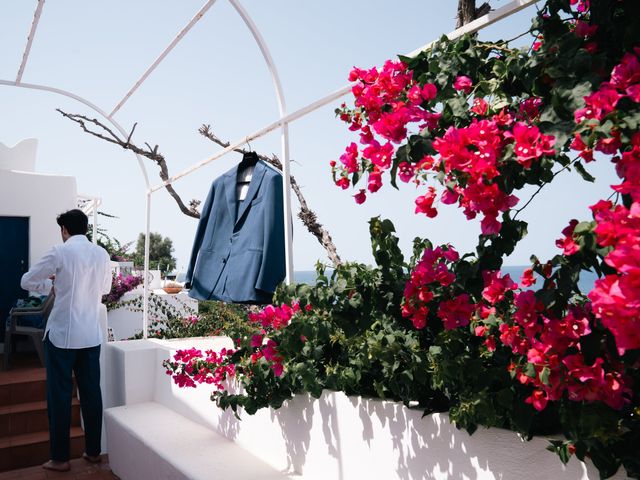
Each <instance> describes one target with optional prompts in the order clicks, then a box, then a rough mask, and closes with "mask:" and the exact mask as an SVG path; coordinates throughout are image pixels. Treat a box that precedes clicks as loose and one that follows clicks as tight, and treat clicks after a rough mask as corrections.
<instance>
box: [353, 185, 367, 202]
mask: <svg viewBox="0 0 640 480" xmlns="http://www.w3.org/2000/svg"><path fill="white" fill-rule="evenodd" d="M353 198H354V200H355V201H356V203H357V204H358V205H361V204H363V203H364V202H365V201H366V200H367V194H366V192H365V190H364V188H361V189H360V191H359V192H358V193H356V194H355V195H354V196H353Z"/></svg>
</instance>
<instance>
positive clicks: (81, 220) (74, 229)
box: [56, 208, 89, 235]
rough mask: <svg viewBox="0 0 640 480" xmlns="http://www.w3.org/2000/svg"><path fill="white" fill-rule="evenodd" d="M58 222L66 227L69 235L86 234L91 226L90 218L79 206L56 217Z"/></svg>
mask: <svg viewBox="0 0 640 480" xmlns="http://www.w3.org/2000/svg"><path fill="white" fill-rule="evenodd" d="M56 222H58V225H60V226H61V227H65V228H66V229H67V232H69V235H86V234H87V229H88V227H89V218H87V216H86V215H85V214H84V212H83V211H82V210H78V209H77V208H74V209H73V210H69V211H68V212H64V213H61V214H60V215H58V218H56Z"/></svg>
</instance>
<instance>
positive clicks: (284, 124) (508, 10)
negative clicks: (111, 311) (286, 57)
mask: <svg viewBox="0 0 640 480" xmlns="http://www.w3.org/2000/svg"><path fill="white" fill-rule="evenodd" d="M37 1H38V3H37V7H36V11H35V13H34V19H33V22H32V26H31V31H30V33H29V37H28V40H27V45H26V47H25V51H24V54H23V58H22V62H21V65H20V68H19V71H18V75H17V77H16V80H15V81H9V80H0V85H5V86H14V87H22V88H30V89H36V90H43V91H48V92H51V93H56V94H59V95H64V96H66V97H69V98H72V99H74V100H77V101H78V102H80V103H83V104H84V105H86V106H88V107H89V108H91V109H92V110H94V111H96V112H97V113H99V114H100V115H101V116H103V117H104V118H105V119H106V120H107V121H109V122H110V123H111V124H112V125H113V126H114V127H115V128H116V129H117V130H118V131H119V132H120V134H122V135H123V136H124V135H126V132H125V130H124V129H123V128H122V127H121V126H120V125H119V124H118V123H117V122H116V121H115V120H113V118H112V117H113V115H114V114H115V113H116V112H117V111H118V110H119V109H120V108H121V107H122V106H123V105H124V104H125V103H126V102H127V101H128V99H129V98H130V97H131V96H132V95H133V93H134V92H135V91H136V90H137V89H138V87H140V85H141V84H142V83H143V82H144V81H145V80H146V79H147V78H148V76H149V75H150V74H151V73H152V72H153V70H155V68H156V67H157V66H158V65H159V64H160V62H162V60H164V58H165V57H166V56H167V55H168V54H169V53H170V51H171V50H172V49H173V48H174V47H175V46H176V45H177V43H178V42H179V41H181V40H182V38H184V36H185V35H186V34H187V33H188V31H189V30H190V29H191V28H192V27H193V26H194V25H195V24H196V23H197V22H198V21H199V20H200V19H201V18H202V17H203V16H204V14H205V13H206V12H207V11H208V10H209V8H210V7H211V6H212V5H213V4H214V3H215V2H216V0H208V1H207V2H206V3H205V4H204V5H203V7H201V9H200V10H199V11H198V12H197V13H196V15H195V16H194V17H193V18H192V19H191V21H190V22H189V23H188V24H187V25H186V26H185V27H184V28H183V29H182V30H181V31H180V32H179V33H178V35H177V36H176V37H175V38H174V40H173V41H172V42H171V43H170V44H169V46H168V47H167V48H165V50H164V51H163V52H162V53H161V54H160V56H159V57H158V58H157V59H156V60H155V61H154V62H153V63H152V64H151V66H150V67H149V68H148V69H147V70H146V71H145V72H144V74H143V75H142V77H141V78H140V79H139V80H138V81H137V82H136V83H135V84H134V86H133V87H132V88H131V89H130V90H129V91H128V92H127V94H126V95H125V96H124V97H123V99H122V100H121V101H120V102H119V103H118V104H117V105H116V106H115V107H114V108H113V110H112V112H111V113H110V114H106V113H105V112H104V111H103V110H102V109H100V108H99V107H97V106H96V105H95V104H93V103H91V102H90V101H88V100H86V99H84V98H82V97H80V96H78V95H75V94H73V93H71V92H67V91H65V90H62V89H58V88H54V87H50V86H46V85H34V84H24V83H22V82H21V80H22V75H23V73H24V69H25V66H26V63H27V60H28V57H29V52H30V50H31V45H32V43H33V39H34V36H35V33H36V29H37V25H38V22H39V20H40V15H41V13H42V9H43V6H44V2H45V0H37ZM538 1H539V0H512V1H511V2H510V3H509V4H507V5H505V6H503V7H501V8H499V9H497V10H495V11H492V12H489V13H488V14H487V15H485V16H483V17H481V18H479V19H477V20H475V21H473V22H471V23H469V24H467V25H465V26H463V27H461V28H459V29H457V30H454V31H453V32H451V33H449V34H448V35H447V36H448V37H449V38H450V39H453V38H457V37H459V36H461V35H463V34H465V33H473V32H477V31H479V30H481V29H482V28H485V27H487V26H488V25H491V24H493V23H495V22H497V21H499V20H501V19H503V18H506V17H508V16H510V15H512V14H513V13H516V12H517V11H520V10H522V9H523V8H525V7H527V6H529V5H531V4H534V3H536V2H538ZM229 2H230V3H231V4H232V6H233V7H234V9H235V10H236V11H237V12H238V14H239V15H240V16H241V17H242V19H243V21H244V22H245V24H246V25H247V27H248V28H249V30H250V31H251V33H252V35H253V37H254V39H255V41H256V43H257V44H258V47H259V48H260V51H261V52H262V55H263V57H264V59H265V62H266V64H267V67H268V68H269V71H270V73H271V77H272V80H273V83H274V88H275V92H276V97H277V100H278V107H279V113H280V118H279V119H278V120H277V121H276V122H273V123H271V124H269V125H267V126H265V127H263V128H262V129H260V130H258V131H256V132H254V133H253V134H251V135H247V136H245V137H243V138H242V139H240V140H238V141H236V142H233V143H231V144H230V145H229V146H228V147H226V148H224V149H223V150H222V151H220V152H218V153H216V154H214V155H213V156H211V157H209V158H207V159H204V160H202V161H200V162H197V163H196V164H194V165H192V166H191V167H188V168H187V169H185V170H183V171H182V172H180V173H178V174H177V175H174V176H173V177H171V178H169V179H168V180H166V181H164V182H162V183H160V184H158V185H155V186H153V187H152V186H150V184H149V178H148V174H147V171H146V168H145V166H144V164H143V162H142V158H141V157H140V156H139V155H137V154H136V157H137V160H138V164H139V166H140V168H141V170H142V174H143V177H144V181H145V186H146V189H147V191H146V237H145V261H144V268H145V276H144V302H143V305H144V306H143V336H144V338H147V324H148V300H149V285H148V278H147V277H148V275H147V273H148V270H149V230H150V218H151V195H152V194H153V193H154V192H156V191H158V190H160V189H162V188H164V187H165V186H167V185H169V184H172V183H173V182H175V181H176V180H178V179H180V178H182V177H184V176H186V175H188V174H190V173H192V172H193V171H195V170H197V169H199V168H201V167H203V166H204V165H206V164H208V163H210V162H212V161H214V160H217V159H218V158H221V157H222V156H224V155H225V154H227V153H228V152H230V151H232V150H233V149H235V148H238V147H240V146H241V145H242V144H243V143H245V142H246V141H247V140H253V139H256V138H259V137H262V136H264V135H266V134H267V133H269V132H271V131H273V130H275V129H276V128H278V127H280V128H281V144H282V158H283V162H282V164H283V178H284V182H283V189H284V214H285V219H287V218H290V213H291V200H290V198H291V197H290V176H289V136H288V125H289V123H291V122H293V121H295V120H297V119H299V118H301V117H303V116H305V115H307V114H308V113H310V112H312V111H315V110H317V109H318V108H320V107H323V106H324V105H327V104H328V103H331V102H333V101H335V100H337V99H339V98H340V97H342V96H344V95H346V94H347V93H348V92H349V91H350V90H351V85H347V86H345V87H342V88H340V89H339V90H336V91H335V92H333V93H331V94H329V95H327V96H325V97H322V98H320V99H319V100H316V101H315V102H312V103H311V104H309V105H307V106H305V107H303V108H301V109H299V110H296V111H295V112H293V113H291V114H287V113H286V105H285V101H284V92H283V89H282V85H281V83H280V78H279V75H278V71H277V68H276V66H275V63H274V61H273V58H272V57H271V54H270V52H269V49H268V47H267V45H266V42H265V41H264V39H263V37H262V35H261V34H260V32H259V30H258V28H257V27H256V25H255V23H254V22H253V20H252V19H251V17H250V16H249V14H248V13H247V12H246V10H245V9H244V8H243V7H242V5H241V4H240V2H239V0H229ZM432 43H433V42H431V43H429V44H427V45H425V46H424V47H421V48H419V49H417V50H415V51H413V52H411V53H410V54H409V55H408V56H414V55H417V54H418V53H420V52H421V51H422V50H425V49H426V48H428V47H429V46H430V45H431V44H432ZM285 240H286V243H285V249H286V262H287V268H286V271H287V282H290V281H291V280H292V274H293V260H292V258H293V256H292V251H291V224H290V222H288V221H285Z"/></svg>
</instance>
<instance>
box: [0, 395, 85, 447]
mask: <svg viewBox="0 0 640 480" xmlns="http://www.w3.org/2000/svg"><path fill="white" fill-rule="evenodd" d="M71 426H74V427H75V426H80V401H79V400H78V399H77V398H74V399H73V401H72V405H71ZM48 429H49V420H48V418H47V402H45V401H40V402H29V403H16V404H15V405H7V406H4V407H0V438H4V437H9V436H14V435H22V434H23V433H35V432H46V431H48Z"/></svg>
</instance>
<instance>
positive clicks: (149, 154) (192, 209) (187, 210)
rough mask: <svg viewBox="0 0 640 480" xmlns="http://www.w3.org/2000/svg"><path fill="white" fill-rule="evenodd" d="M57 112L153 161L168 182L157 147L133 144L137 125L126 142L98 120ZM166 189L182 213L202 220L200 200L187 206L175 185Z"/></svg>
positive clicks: (91, 133) (86, 129) (96, 134)
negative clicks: (143, 147)
mask: <svg viewBox="0 0 640 480" xmlns="http://www.w3.org/2000/svg"><path fill="white" fill-rule="evenodd" d="M56 110H57V111H58V112H60V114H61V115H62V116H63V117H66V118H68V119H69V120H71V121H73V122H76V123H77V124H78V125H80V127H81V128H82V130H84V131H85V132H87V133H88V134H90V135H93V136H94V137H98V138H101V139H102V140H105V141H107V142H110V143H113V144H115V145H118V146H120V147H122V148H124V149H125V150H130V151H132V152H133V153H136V154H138V155H141V156H143V157H146V158H148V159H149V160H153V161H154V162H155V163H156V165H158V166H159V167H160V178H161V179H162V181H166V180H168V179H169V168H168V167H167V161H166V160H165V158H164V156H163V155H162V154H161V153H159V152H158V146H157V145H156V146H155V147H154V148H151V146H150V145H149V144H148V143H145V145H146V146H147V150H144V149H142V148H140V147H138V146H136V145H134V144H133V143H131V137H132V136H133V132H134V131H135V129H136V125H137V124H134V125H133V128H132V129H131V133H129V135H128V136H127V139H126V140H125V139H122V138H120V136H118V135H117V134H116V133H115V132H114V131H113V130H111V129H110V128H109V127H107V126H106V125H104V124H103V123H102V122H100V121H99V120H98V119H96V118H88V117H85V116H84V115H79V114H75V113H66V112H63V111H62V110H60V109H59V108H57V109H56ZM87 124H90V125H93V126H95V127H97V128H100V129H102V131H103V132H104V133H99V131H94V130H92V129H91V128H89V127H88V126H87ZM165 188H166V189H167V192H169V195H171V196H172V197H173V199H174V200H175V201H176V203H177V204H178V207H179V208H180V211H181V212H182V213H184V214H185V215H188V216H190V217H193V218H200V213H199V212H198V209H197V206H198V205H199V204H200V202H199V201H198V200H191V202H189V206H187V205H185V204H184V202H183V201H182V198H181V197H180V195H179V194H178V192H176V191H175V189H174V188H173V185H171V184H169V185H167V186H166V187H165Z"/></svg>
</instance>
